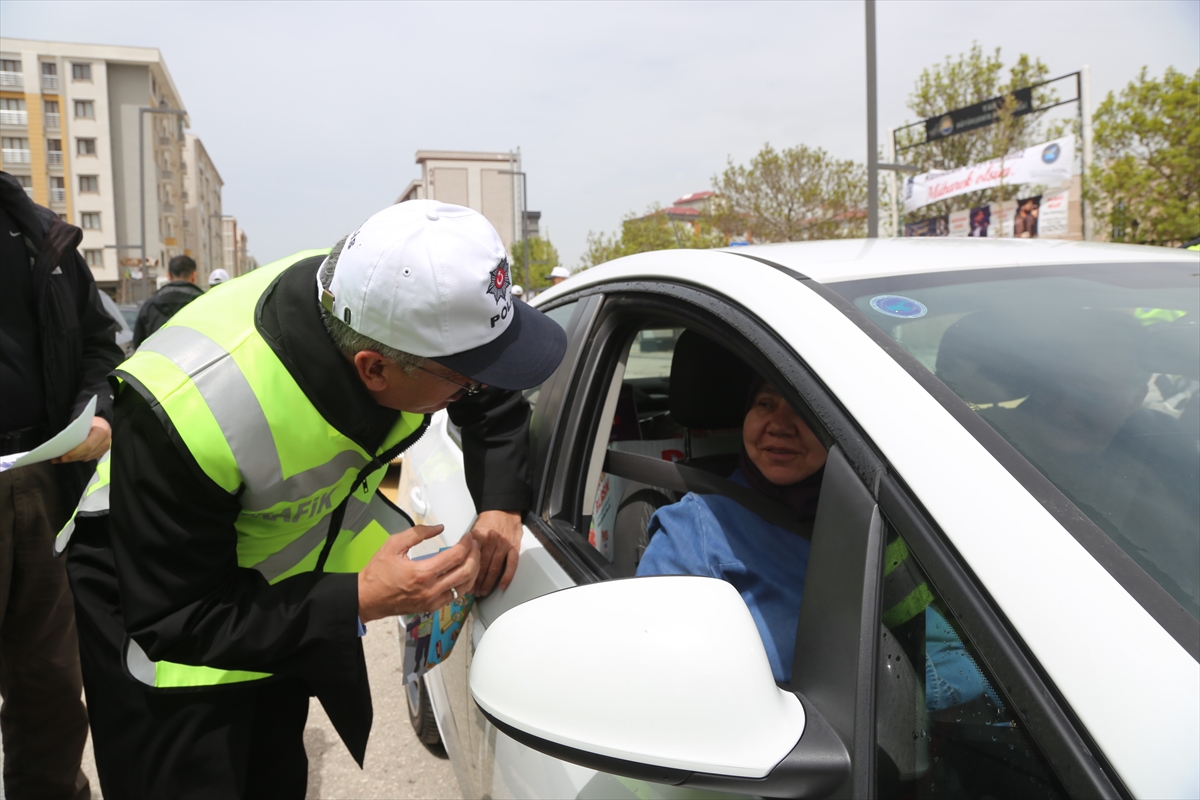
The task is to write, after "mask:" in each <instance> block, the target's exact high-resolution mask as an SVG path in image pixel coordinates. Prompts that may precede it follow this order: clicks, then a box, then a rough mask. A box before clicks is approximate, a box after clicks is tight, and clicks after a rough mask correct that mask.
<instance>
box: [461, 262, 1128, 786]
mask: <svg viewBox="0 0 1200 800" xmlns="http://www.w3.org/2000/svg"><path fill="white" fill-rule="evenodd" d="M605 290H606V297H605V304H604V307H603V309H602V313H599V314H597V316H596V319H595V321H594V322H593V323H592V328H591V331H590V333H589V335H588V340H589V344H588V347H587V348H586V349H585V351H584V352H582V353H581V354H580V363H579V365H578V367H577V368H576V371H575V373H574V376H573V378H572V380H571V382H570V386H569V391H566V392H564V394H565V395H566V398H567V400H566V402H565V405H564V407H563V408H562V409H561V410H560V411H559V413H558V415H557V421H556V423H555V429H554V432H553V447H551V448H550V452H549V454H548V458H547V461H546V462H545V463H546V469H547V470H548V472H547V473H546V475H545V478H544V481H543V483H542V494H541V495H540V497H539V506H538V507H539V508H540V509H541V513H540V515H538V516H537V517H536V518H535V519H532V520H531V530H532V531H533V532H534V534H535V536H536V537H537V538H539V539H540V540H541V541H543V543H544V546H545V547H546V549H547V550H548V551H550V552H552V553H553V554H554V555H555V556H556V557H557V558H558V560H559V563H560V565H561V566H563V568H564V571H568V572H570V573H571V577H572V578H573V579H574V580H576V582H582V581H585V580H603V579H605V578H610V577H621V576H620V575H617V574H613V565H612V563H611V562H608V558H607V556H606V555H605V554H604V553H603V552H602V549H601V548H599V547H597V541H596V539H595V537H594V536H593V537H592V539H591V540H589V537H588V535H587V534H588V533H589V532H591V531H592V529H593V523H594V521H595V514H594V512H596V511H597V510H598V507H599V503H598V502H596V498H595V497H594V495H593V493H594V492H595V491H596V488H595V487H596V485H597V482H598V477H599V475H600V474H601V473H602V470H600V469H598V465H601V464H603V458H598V450H603V448H602V447H600V448H598V447H597V445H598V442H602V441H604V440H605V439H606V438H608V436H607V435H606V434H608V435H611V431H612V428H613V427H614V421H613V416H614V410H615V409H616V408H617V405H616V404H617V403H619V400H620V392H619V391H617V390H616V389H617V385H618V383H619V381H614V380H613V379H614V376H616V375H618V374H619V373H620V371H622V370H625V369H627V368H628V366H629V359H630V353H631V349H632V348H631V342H632V339H633V337H636V336H638V335H639V334H640V332H642V331H645V330H651V329H653V330H655V331H662V330H668V329H672V327H673V326H685V327H688V328H689V329H691V328H693V326H694V327H696V328H698V329H702V330H704V331H705V332H706V334H707V335H709V336H711V337H713V338H717V339H719V340H720V341H722V342H723V343H725V344H726V345H727V346H729V347H730V349H732V350H736V351H737V352H738V353H739V354H740V355H742V356H744V357H745V358H746V359H747V361H748V362H750V363H751V364H752V366H754V368H755V369H756V370H758V371H759V372H760V374H763V375H766V376H769V378H770V379H771V380H772V381H773V382H776V383H777V385H779V386H780V387H781V389H783V390H784V391H785V394H787V395H788V397H789V400H791V401H792V402H793V405H795V406H796V408H797V410H798V411H801V414H802V416H805V417H806V420H807V421H809V422H810V427H813V429H814V432H818V431H819V435H820V436H821V438H823V440H824V441H825V442H826V443H827V444H828V445H829V446H830V447H831V448H835V450H834V452H835V453H836V459H835V458H834V456H831V462H834V461H836V463H837V464H838V465H839V466H838V477H837V478H836V481H835V479H834V478H830V481H831V483H830V485H831V486H832V485H837V486H838V487H839V489H838V491H837V494H838V495H839V496H840V498H841V499H840V500H839V501H838V502H840V503H842V504H843V507H842V508H841V509H840V511H839V518H841V519H860V520H863V521H864V522H863V525H862V526H861V530H862V531H863V532H864V533H863V536H864V539H863V546H862V549H861V552H859V554H858V555H855V556H854V557H853V558H850V559H849V560H847V559H846V558H845V556H844V554H843V555H842V556H839V557H834V556H831V555H828V554H826V555H822V556H820V557H818V555H817V554H814V556H813V559H814V560H813V569H814V570H817V573H820V572H821V571H822V570H824V569H828V570H829V571H832V567H828V568H827V567H826V566H825V565H831V564H834V563H835V562H837V561H838V558H840V559H841V562H842V566H841V569H842V576H843V577H845V576H846V575H850V576H851V577H852V578H853V580H856V581H857V582H858V583H857V585H858V586H859V587H863V588H862V590H861V591H862V595H861V598H860V599H861V603H862V605H861V608H862V609H863V611H862V616H861V617H860V618H858V619H856V620H855V625H854V626H853V629H852V631H851V632H852V633H853V635H852V636H850V637H849V638H847V637H845V636H843V637H841V638H840V640H839V638H838V637H837V636H834V640H837V641H833V640H830V639H829V636H830V631H831V630H834V631H836V630H838V626H831V625H829V624H828V621H827V620H822V619H820V618H817V619H813V618H812V617H813V615H814V614H816V613H817V612H816V611H813V610H812V609H819V608H821V604H820V603H818V602H817V599H818V598H819V596H820V593H821V590H820V589H819V588H817V587H819V585H820V583H821V581H819V580H817V581H816V582H815V583H814V584H811V585H810V588H809V589H806V595H805V596H806V603H808V601H809V598H810V591H811V592H813V594H812V599H813V602H812V603H809V604H808V605H807V608H809V609H810V610H809V612H808V616H809V617H810V619H809V620H808V622H807V623H806V622H805V620H804V619H802V620H801V623H800V631H799V634H798V647H797V658H798V659H800V653H801V651H802V650H805V651H807V653H808V654H809V655H808V657H807V663H806V664H800V662H799V661H798V668H799V669H801V671H807V673H806V674H808V675H809V676H816V677H811V678H810V680H811V682H812V683H813V685H814V686H816V685H819V684H822V682H823V681H824V682H826V683H827V682H829V681H833V682H834V683H836V682H837V680H839V679H841V678H844V680H843V681H842V685H843V688H842V690H841V693H840V695H839V694H836V693H835V694H834V695H827V696H825V697H824V699H823V700H818V704H819V703H820V702H825V703H827V704H830V705H827V707H825V708H822V709H821V710H822V711H823V712H824V713H825V715H826V717H828V718H830V719H835V720H840V722H839V723H838V724H839V725H840V729H841V730H842V732H843V733H844V734H845V735H846V736H847V737H848V738H849V740H850V741H851V742H852V744H853V748H852V749H853V750H854V752H855V758H854V761H855V769H854V777H853V783H852V786H849V787H847V789H848V790H850V791H852V793H853V794H854V795H856V796H858V795H878V796H904V795H907V794H916V795H917V796H930V797H932V796H940V795H943V794H946V795H951V796H953V795H966V796H984V795H986V794H987V793H988V792H989V791H990V788H995V787H1005V789H1006V791H1008V790H1011V791H1012V792H1015V793H1021V794H1024V793H1029V792H1036V793H1039V794H1046V795H1049V796H1063V795H1065V794H1068V793H1069V794H1075V793H1080V792H1082V793H1085V794H1099V795H1113V794H1115V793H1116V792H1117V790H1116V789H1115V788H1114V784H1113V783H1112V782H1111V781H1110V780H1109V777H1108V776H1107V773H1106V772H1105V769H1104V767H1103V763H1102V762H1103V759H1102V758H1101V757H1100V756H1098V754H1097V753H1096V751H1095V749H1094V747H1092V746H1091V745H1090V744H1089V742H1088V740H1087V736H1086V733H1084V732H1082V731H1081V729H1080V727H1079V725H1078V722H1077V721H1076V720H1073V719H1072V717H1071V714H1070V712H1069V710H1067V709H1065V708H1064V707H1063V706H1062V705H1061V704H1059V703H1058V702H1056V701H1055V700H1054V699H1053V698H1054V688H1053V687H1052V686H1050V685H1049V684H1048V683H1047V682H1046V681H1045V680H1044V678H1042V677H1040V676H1039V673H1038V667H1037V665H1036V663H1034V662H1033V661H1032V660H1031V659H1030V658H1029V657H1028V655H1027V654H1025V653H1024V652H1023V650H1022V647H1021V645H1020V642H1019V640H1017V639H1016V638H1015V637H1014V636H1013V635H1012V633H1011V632H1010V631H1008V630H1007V629H1006V628H1005V626H1004V624H1003V620H1002V618H1001V616H1000V615H999V614H998V613H997V612H996V611H995V609H994V608H993V607H992V606H991V604H990V603H989V602H988V600H987V595H986V592H985V591H984V590H983V589H982V588H980V587H979V586H978V585H977V584H976V583H975V582H974V581H973V579H972V577H971V574H970V570H969V569H968V568H967V567H966V566H965V565H964V564H963V563H962V562H961V560H960V559H959V558H958V557H957V556H956V555H955V553H954V551H953V548H952V547H950V546H948V545H947V544H946V541H945V539H944V537H943V536H942V535H941V534H940V532H939V531H938V529H937V526H936V524H935V523H934V522H932V521H931V520H930V519H929V518H928V517H927V516H926V515H925V514H924V513H923V512H922V511H921V510H920V508H921V505H920V497H919V496H916V495H914V494H913V493H912V492H911V491H910V490H908V489H907V487H906V485H905V482H904V480H903V479H902V478H901V477H900V476H898V475H896V474H894V473H892V472H891V471H889V469H888V466H887V464H886V462H885V461H884V460H883V459H881V458H880V457H879V455H878V453H877V452H876V451H875V448H874V446H873V443H872V442H871V441H870V440H869V439H868V438H867V437H866V436H865V435H864V433H863V429H862V427H861V426H860V425H859V424H858V422H857V420H855V419H854V418H853V417H851V416H849V415H848V414H847V412H846V410H845V408H843V406H842V404H841V403H840V402H839V399H838V397H837V394H836V390H837V387H836V386H834V387H830V386H827V385H825V384H824V383H823V382H822V381H821V380H820V378H819V377H818V376H817V375H815V374H814V373H812V372H811V371H810V370H809V369H808V367H807V365H806V359H805V355H806V353H805V352H798V351H797V350H796V349H794V348H793V347H792V345H790V344H789V343H787V342H785V341H782V340H781V339H780V338H779V337H778V336H777V335H775V334H774V332H773V331H772V330H771V329H770V327H769V326H764V325H763V323H762V322H760V321H759V320H757V319H755V318H754V317H752V316H751V315H749V314H748V313H746V311H745V309H741V308H737V307H736V306H735V305H734V304H732V303H730V302H728V301H727V300H725V299H723V298H721V297H719V296H716V295H714V294H713V293H710V292H703V291H699V290H696V289H694V288H691V287H686V286H680V285H672V284H668V283H661V284H652V283H646V282H639V283H638V284H637V285H636V286H634V285H611V286H608V287H605ZM798 291H799V290H798ZM645 338H648V339H654V340H660V339H662V338H666V337H663V336H660V335H658V334H656V335H655V336H653V337H645ZM646 349H648V350H652V349H654V348H646ZM931 446H932V447H934V448H935V449H936V444H934V445H931ZM831 471H832V468H831ZM822 503H823V504H824V503H825V495H824V494H822ZM875 520H877V522H876V521H875ZM870 531H874V533H870ZM830 552H832V551H830ZM596 553H600V555H601V559H597V558H596V557H595V555H596ZM901 554H905V557H904V558H901V557H900V555H901ZM902 562H903V563H902ZM818 565H821V567H820V569H819V568H818ZM810 576H811V577H810V580H813V579H814V578H815V577H816V576H815V575H814V574H813V573H810ZM901 578H903V579H905V580H907V581H908V582H909V583H911V584H912V585H911V586H908V588H909V589H910V591H909V593H908V594H911V593H912V592H913V591H917V590H918V589H920V590H921V592H918V595H919V596H920V597H921V598H922V602H921V603H918V604H917V605H916V607H915V610H914V609H912V608H910V610H914V613H913V614H911V615H910V616H908V617H907V618H904V619H901V620H899V621H897V620H896V619H889V618H888V617H887V614H886V612H888V611H889V610H891V609H892V606H894V605H897V603H896V602H895V598H894V597H892V596H890V595H894V594H895V592H896V591H898V589H897V588H896V587H897V586H901V587H904V586H906V584H905V583H904V581H903V580H901ZM853 580H852V581H851V583H853ZM825 583H826V584H829V581H828V580H826V581H825ZM842 583H845V581H842ZM856 591H858V590H856ZM872 592H873V594H872ZM826 593H827V594H830V593H831V594H832V596H837V591H836V588H835V589H829V590H827V592H826ZM906 596H907V595H905V596H902V597H901V598H900V599H901V600H903V599H905V597H906ZM838 602H841V601H840V600H839V601H838ZM885 604H886V605H885ZM911 605H912V604H910V606H911ZM930 609H932V612H931V611H930ZM805 613H806V612H805V611H802V616H803V615H805ZM887 622H891V623H892V624H893V625H894V626H895V627H896V628H901V627H903V626H904V625H907V626H908V628H907V629H906V630H901V631H896V630H892V628H891V627H889V626H888V625H887V624H886V623H887ZM929 641H935V643H936V646H937V647H939V648H941V650H940V651H939V652H938V653H936V654H935V656H934V657H933V658H932V659H931V660H928V659H927V656H928V655H929V654H928V652H927V651H926V650H925V647H926V644H927V643H928V642H929ZM914 642H916V643H918V644H919V646H913V643H914ZM805 645H809V646H808V647H805ZM835 651H839V652H842V653H843V655H844V656H845V659H844V661H843V663H846V664H850V665H851V666H852V667H853V668H852V669H850V670H848V671H843V673H842V676H841V678H839V676H838V675H836V674H835V675H833V676H831V675H830V673H831V672H836V670H834V669H833V665H835V664H836V660H835V659H834V658H833V657H832V655H831V654H832V653H833V652H835ZM947 652H948V653H949V654H950V656H951V658H948V659H947V658H945V657H944V656H946V653H947ZM946 664H949V665H950V667H951V668H952V669H956V670H957V669H958V668H960V667H962V668H963V669H964V670H967V671H972V680H973V681H974V683H973V689H972V691H971V692H970V693H968V692H965V691H961V690H959V691H958V694H957V695H955V694H954V692H953V691H951V690H952V689H953V688H954V687H948V688H947V687H942V684H941V683H939V679H938V677H937V669H938V668H939V667H943V666H945V665H946ZM931 665H932V668H933V674H934V676H933V677H932V678H931V677H929V676H930V670H931ZM822 675H824V677H822ZM532 679H536V678H532ZM944 682H945V683H950V682H951V681H944ZM931 687H932V688H935V689H939V690H941V689H942V688H945V694H946V695H947V697H949V698H950V699H949V700H946V701H944V702H943V701H935V702H932V705H930V701H929V697H928V695H929V694H930V692H929V689H930V688H931ZM595 689H596V690H597V691H619V687H595ZM968 694H970V696H969V697H967V695H968ZM972 703H973V704H974V705H972ZM955 715H960V716H963V718H964V719H966V720H967V722H966V723H964V722H963V720H962V719H959V718H957V717H956V716H955ZM481 730H482V731H484V732H485V734H486V735H485V736H484V737H483V741H485V747H484V751H483V752H484V753H485V754H486V758H487V759H489V761H488V763H487V767H488V768H490V769H491V770H493V772H494V777H493V784H492V788H493V789H494V790H500V791H499V792H498V793H497V794H496V795H495V796H502V794H525V795H527V796H530V795H531V796H541V794H540V793H539V792H538V791H535V790H537V789H542V788H543V787H542V786H540V785H535V783H534V782H531V781H530V779H529V778H530V776H531V775H535V774H538V775H540V774H543V773H544V772H546V771H552V770H559V771H560V772H561V773H562V774H564V775H569V776H570V777H571V779H572V781H573V785H574V787H576V788H578V789H579V791H577V792H576V795H580V794H591V793H593V792H595V793H596V796H601V795H605V794H606V793H607V794H608V795H609V796H611V795H613V794H614V793H623V792H625V791H632V792H634V793H635V794H637V795H638V796H656V795H655V794H653V793H657V792H663V791H669V787H663V786H657V785H653V784H646V783H642V782H640V781H636V780H633V779H628V778H626V779H619V778H615V777H614V776H609V775H604V774H602V773H587V772H580V771H579V770H581V769H582V768H580V767H575V768H573V769H574V770H575V771H574V772H572V771H571V769H569V768H562V767H556V766H554V765H553V764H552V763H551V762H553V759H551V760H550V762H545V761H543V762H537V759H536V758H535V757H533V756H530V755H529V754H528V753H526V752H525V751H523V750H522V751H520V753H521V754H522V755H521V758H520V759H519V758H517V757H516V755H515V752H516V748H519V747H520V746H519V745H516V743H515V742H512V741H511V740H510V739H508V737H506V736H504V734H498V733H497V732H496V731H494V730H489V729H488V728H487V726H486V724H485V725H483V726H481ZM543 758H545V757H543ZM522 759H523V760H522ZM535 762H536V763H537V764H538V765H539V766H537V767H535V766H534V764H535ZM981 765H982V766H981ZM985 767H986V768H985ZM539 769H540V770H541V772H539ZM585 778H586V781H585ZM561 786H562V788H567V786H566V784H562V785H561ZM692 791H693V792H694V790H692ZM645 793H651V794H645Z"/></svg>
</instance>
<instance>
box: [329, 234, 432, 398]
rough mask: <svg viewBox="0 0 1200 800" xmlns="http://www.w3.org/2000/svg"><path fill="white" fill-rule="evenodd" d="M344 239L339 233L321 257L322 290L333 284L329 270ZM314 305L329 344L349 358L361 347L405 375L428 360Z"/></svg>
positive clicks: (335, 263)
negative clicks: (379, 338)
mask: <svg viewBox="0 0 1200 800" xmlns="http://www.w3.org/2000/svg"><path fill="white" fill-rule="evenodd" d="M347 238H349V237H347V236H343V237H342V238H341V239H340V240H338V243H337V244H335V245H334V246H333V250H332V251H331V252H330V253H329V257H328V258H326V259H325V263H324V264H322V265H321V270H320V272H319V273H318V275H319V277H320V279H321V286H323V287H325V288H326V289H328V288H329V287H330V286H331V285H332V284H333V271H334V269H336V267H337V262H338V256H340V255H341V254H342V247H343V246H344V245H345V244H346V239H347ZM318 308H320V310H321V322H322V323H324V325H325V330H326V331H328V332H329V338H330V339H333V344H334V345H335V346H336V347H337V349H338V350H339V351H340V352H341V354H342V355H344V356H345V357H346V358H348V359H350V360H352V361H353V360H354V356H355V354H356V353H359V352H361V351H363V350H373V351H375V352H376V353H379V355H381V356H383V357H384V358H386V359H387V360H389V361H394V362H396V365H397V366H398V367H400V369H401V370H402V371H403V372H404V374H405V375H412V374H414V373H415V372H416V371H417V370H418V369H420V368H421V367H423V366H425V363H426V362H427V361H428V360H429V359H427V358H424V357H422V356H414V355H412V354H411V353H404V352H401V351H400V350H397V349H396V348H394V347H389V346H387V345H386V344H384V343H383V342H377V341H375V340H374V339H372V338H371V337H370V336H364V335H363V334H361V333H359V332H358V331H356V330H354V329H353V328H351V327H350V326H349V325H347V324H346V323H344V322H342V321H341V320H340V319H338V318H337V317H335V316H334V315H333V313H332V312H330V311H329V310H328V309H326V308H325V306H324V305H323V304H318Z"/></svg>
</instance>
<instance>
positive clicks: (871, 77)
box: [865, 0, 879, 239]
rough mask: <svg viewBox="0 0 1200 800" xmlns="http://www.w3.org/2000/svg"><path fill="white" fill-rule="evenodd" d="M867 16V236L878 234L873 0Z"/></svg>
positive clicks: (873, 237) (867, 0)
mask: <svg viewBox="0 0 1200 800" xmlns="http://www.w3.org/2000/svg"><path fill="white" fill-rule="evenodd" d="M865 6H866V12H867V14H866V16H867V237H868V238H871V239H875V238H877V237H878V236H879V154H878V152H877V151H878V150H879V141H878V139H879V130H878V123H877V120H876V112H875V0H865Z"/></svg>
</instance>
